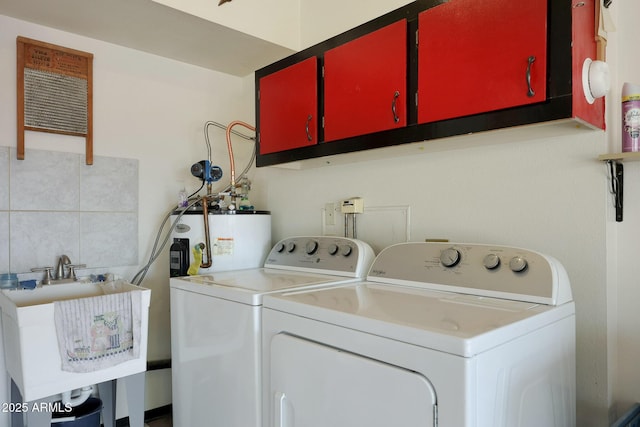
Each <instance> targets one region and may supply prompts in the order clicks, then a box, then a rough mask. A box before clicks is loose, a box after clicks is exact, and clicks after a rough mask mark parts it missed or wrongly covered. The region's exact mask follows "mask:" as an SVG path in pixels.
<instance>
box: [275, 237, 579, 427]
mask: <svg viewBox="0 0 640 427" xmlns="http://www.w3.org/2000/svg"><path fill="white" fill-rule="evenodd" d="M263 307H264V308H263V324H262V326H263V362H264V369H263V372H264V375H265V376H264V387H265V390H264V397H265V411H264V412H265V416H266V418H265V422H264V425H265V426H270V427H326V426H332V427H388V426H402V427H418V426H419V427H426V426H438V427H540V426H545V427H573V426H575V404H576V396H575V308H574V303H573V302H572V296H571V288H570V284H569V280H568V276H567V274H566V272H565V270H564V268H563V267H562V265H561V264H560V263H559V262H558V261H557V260H555V259H553V258H551V257H548V256H544V255H542V254H539V253H536V252H533V251H530V250H524V249H518V248H511V247H503V246H490V245H476V244H448V243H444V244H443V243H403V244H399V245H394V246H390V247H388V248H386V249H384V250H383V251H382V252H381V253H380V254H379V255H378V256H377V257H376V259H375V261H374V263H373V265H372V267H371V270H370V272H369V275H368V277H367V280H366V281H362V282H357V283H352V284H346V285H341V286H339V287H333V288H330V289H321V290H300V291H292V292H285V293H281V294H278V295H271V296H265V298H264V300H263Z"/></svg>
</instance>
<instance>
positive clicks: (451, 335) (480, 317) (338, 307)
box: [263, 282, 575, 357]
mask: <svg viewBox="0 0 640 427" xmlns="http://www.w3.org/2000/svg"><path fill="white" fill-rule="evenodd" d="M263 305H264V308H265V309H274V310H278V311H282V312H286V313H290V314H293V315H296V316H300V317H304V318H308V319H314V320H317V321H321V322H327V323H331V324H335V325H338V326H342V327H346V328H350V329H355V330H359V331H363V332H367V333H371V334H374V335H378V336H384V337H387V338H391V339H394V340H399V341H402V342H406V343H410V344H414V345H418V346H421V347H425V348H431V349H434V350H438V351H442V352H446V353H451V354H455V355H459V356H463V357H473V356H475V355H477V354H480V353H482V352H484V351H486V350H489V349H491V348H494V347H496V346H498V345H500V344H502V343H504V342H507V341H510V340H513V339H515V338H518V337H520V336H523V335H525V334H527V333H528V332H530V331H533V330H535V329H538V328H541V327H544V326H546V325H549V324H551V323H553V322H556V321H558V320H560V319H564V318H566V317H571V316H573V315H574V312H575V309H574V304H573V302H569V303H566V304H563V305H559V306H549V305H543V304H537V303H530V302H522V301H512V300H506V299H498V298H488V297H484V296H475V295H466V294H459V293H451V292H441V291H434V290H430V289H420V288H413V287H404V286H398V285H387V284H379V283H375V282H358V283H354V284H349V285H342V286H339V287H333V288H329V289H316V290H302V291H294V292H286V293H283V294H279V295H270V296H266V297H265V298H264V300H263Z"/></svg>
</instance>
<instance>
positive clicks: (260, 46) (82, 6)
mask: <svg viewBox="0 0 640 427" xmlns="http://www.w3.org/2000/svg"><path fill="white" fill-rule="evenodd" d="M0 15H5V16H9V17H13V18H17V19H20V20H23V21H28V22H32V23H35V24H40V25H44V26H46V27H51V28H55V29H59V30H62V31H66V32H69V33H74V34H78V35H82V36H86V37H90V38H93V39H97V40H102V41H105V42H109V43H113V44H117V45H120V46H124V47H128V48H132V49H136V50H140V51H143V52H148V53H152V54H155V55H160V56H163V57H167V58H171V59H175V60H177V61H181V62H186V63H189V64H194V65H198V66H201V67H204V68H208V69H211V70H216V71H220V72H223V73H226V74H231V75H235V76H240V77H244V76H247V75H249V74H251V73H253V72H254V71H255V70H257V69H259V68H262V67H263V66H265V65H268V64H270V63H272V62H275V61H277V60H279V59H281V58H284V57H286V56H288V55H291V54H292V53H294V52H293V51H292V50H290V49H288V48H285V47H283V46H280V45H277V44H274V43H270V42H267V41H265V40H262V39H259V38H257V37H253V36H250V35H248V34H245V33H242V32H239V31H236V30H233V29H231V28H228V27H225V26H222V25H219V24H216V23H212V22H210V21H206V20H204V19H200V18H198V17H196V16H193V15H189V14H186V13H183V12H180V11H177V10H175V9H172V8H169V7H166V6H163V5H160V4H158V3H155V2H153V1H151V0H2V1H0ZM17 35H18V34H16V36H17ZM20 35H23V36H26V37H28V35H24V34H20Z"/></svg>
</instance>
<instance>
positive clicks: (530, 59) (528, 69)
mask: <svg viewBox="0 0 640 427" xmlns="http://www.w3.org/2000/svg"><path fill="white" fill-rule="evenodd" d="M535 60H536V57H535V56H533V55H532V56H530V57H529V64H528V65H527V88H528V90H527V96H528V97H529V98H531V97H533V96H534V95H535V94H536V93H535V91H534V90H533V88H532V87H531V67H532V66H533V63H534V62H535Z"/></svg>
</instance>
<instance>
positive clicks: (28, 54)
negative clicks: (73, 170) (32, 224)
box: [16, 37, 93, 165]
mask: <svg viewBox="0 0 640 427" xmlns="http://www.w3.org/2000/svg"><path fill="white" fill-rule="evenodd" d="M16 42H17V48H18V49H17V58H18V73H17V77H18V78H17V99H18V147H17V157H18V160H24V136H25V131H26V130H29V131H36V132H49V133H58V134H64V135H73V136H80V137H85V140H86V164H87V165H92V164H93V54H91V53H87V52H81V51H78V50H74V49H68V48H65V47H61V46H56V45H53V44H49V43H44V42H40V41H37V40H31V39H27V38H24V37H18V38H17V39H16Z"/></svg>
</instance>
